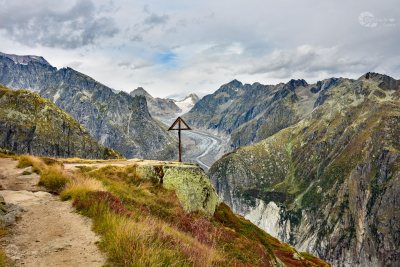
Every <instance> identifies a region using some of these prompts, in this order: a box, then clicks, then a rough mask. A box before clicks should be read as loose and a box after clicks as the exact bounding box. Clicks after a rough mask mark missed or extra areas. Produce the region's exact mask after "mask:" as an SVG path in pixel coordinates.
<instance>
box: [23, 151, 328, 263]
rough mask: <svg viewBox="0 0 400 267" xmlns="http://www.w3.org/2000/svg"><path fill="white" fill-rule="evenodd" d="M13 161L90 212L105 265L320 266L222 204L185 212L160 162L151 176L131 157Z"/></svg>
mask: <svg viewBox="0 0 400 267" xmlns="http://www.w3.org/2000/svg"><path fill="white" fill-rule="evenodd" d="M93 163H94V162H93ZM19 166H21V167H22V168H23V167H25V166H32V168H34V167H35V168H36V169H37V170H38V172H39V173H40V183H39V184H40V185H43V186H45V187H46V188H47V189H48V190H49V191H51V192H54V193H59V194H60V197H61V199H62V200H72V203H73V206H74V207H75V208H76V209H77V211H78V212H79V213H81V214H82V215H85V216H88V217H90V218H91V219H92V222H93V230H94V231H95V232H96V233H97V234H99V235H100V236H101V240H100V242H99V244H98V245H99V247H100V249H101V250H102V251H103V252H105V253H106V254H107V256H108V262H107V264H108V265H109V266H199V267H200V266H201V267H202V266H273V265H274V264H275V261H276V260H275V259H276V257H278V258H279V259H280V260H281V261H282V262H284V263H288V266H305V265H307V266H321V265H318V264H316V260H317V259H316V258H314V257H313V256H311V255H310V256H309V257H308V258H307V259H305V258H302V259H301V260H294V259H293V255H294V253H297V252H296V250H295V249H294V248H292V247H290V246H289V245H287V244H284V243H281V242H280V241H279V240H277V239H275V238H273V237H271V236H270V235H268V234H267V233H265V232H264V231H262V230H261V229H259V228H257V227H256V226H255V225H253V224H252V223H251V222H250V221H248V220H246V219H244V218H242V217H240V216H237V215H235V214H234V213H233V212H232V211H231V209H230V208H229V207H228V206H226V205H225V204H221V205H219V207H217V210H216V212H215V214H214V217H212V218H208V217H206V216H205V215H203V214H200V213H196V212H194V213H186V212H185V211H184V209H183V207H182V205H181V204H180V202H179V200H178V198H177V197H176V195H175V192H173V191H170V190H167V189H165V188H163V187H162V185H161V184H160V183H159V181H160V179H159V178H160V177H158V176H159V175H162V172H160V171H159V168H160V167H159V165H154V166H153V167H154V168H155V170H156V171H155V172H154V173H155V174H154V175H156V176H157V177H155V178H154V179H152V178H151V177H150V178H149V177H147V178H144V176H143V178H142V174H141V172H140V171H139V170H138V166H137V165H135V164H133V165H128V166H121V167H117V166H105V167H101V168H99V167H96V168H93V167H92V166H90V165H89V166H85V167H82V168H79V169H78V170H76V171H73V172H72V171H71V172H67V171H66V170H64V169H63V165H62V162H60V161H57V160H54V159H47V158H35V157H31V156H23V157H21V159H20V162H19ZM157 170H158V171H157ZM289 263H290V264H289ZM292 263H295V264H294V265H293V264H292ZM296 264H297V265H296ZM322 265H323V264H322Z"/></svg>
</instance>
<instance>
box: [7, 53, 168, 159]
mask: <svg viewBox="0 0 400 267" xmlns="http://www.w3.org/2000/svg"><path fill="white" fill-rule="evenodd" d="M0 84H3V85H5V86H7V87H9V88H12V89H21V88H25V89H29V90H32V91H35V92H38V93H39V94H40V95H41V96H43V97H45V98H48V99H50V100H51V101H53V102H54V103H55V104H56V105H57V106H59V107H60V108H62V109H63V110H65V111H66V112H68V113H69V114H71V115H72V116H73V117H74V118H75V119H76V120H77V121H78V122H79V123H81V124H82V125H84V126H85V127H86V128H87V129H88V131H89V133H90V134H91V135H92V136H93V137H94V138H95V139H96V140H97V141H99V142H100V143H101V144H102V145H104V146H107V147H110V148H113V149H115V150H117V151H119V152H120V153H121V154H123V155H124V156H125V157H127V158H132V157H140V158H146V159H172V158H174V153H173V150H174V149H175V147H176V140H175V138H174V137H172V135H170V134H169V133H168V132H167V131H166V128H165V126H164V125H162V124H161V123H160V122H158V121H157V120H154V119H153V118H152V116H151V115H150V113H149V111H148V107H147V102H146V99H145V97H143V96H136V97H133V96H131V95H129V94H127V93H124V92H116V91H114V90H112V89H111V88H109V87H107V86H105V85H103V84H101V83H99V82H97V81H95V80H94V79H92V78H90V77H88V76H86V75H84V74H82V73H80V72H77V71H75V70H73V69H71V68H62V69H59V70H57V68H55V67H53V66H51V65H50V64H49V63H48V62H47V61H46V60H45V59H44V58H42V57H38V56H17V55H8V54H4V53H1V54H0Z"/></svg>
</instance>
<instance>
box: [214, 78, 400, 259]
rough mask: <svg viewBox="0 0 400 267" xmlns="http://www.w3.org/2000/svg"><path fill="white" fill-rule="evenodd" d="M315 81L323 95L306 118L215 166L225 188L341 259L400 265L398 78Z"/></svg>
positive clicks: (261, 221)
mask: <svg viewBox="0 0 400 267" xmlns="http://www.w3.org/2000/svg"><path fill="white" fill-rule="evenodd" d="M309 89H310V90H312V91H314V92H315V94H316V95H317V97H315V96H314V97H313V98H312V99H313V100H314V101H313V102H310V103H309V104H310V106H311V107H312V109H311V111H310V112H309V113H308V115H306V116H305V117H304V118H303V119H301V120H299V121H298V122H295V123H293V124H292V125H291V126H290V127H286V128H284V129H282V130H281V131H279V132H277V133H275V134H272V135H271V136H270V137H268V138H266V139H264V140H263V141H261V142H259V143H257V144H255V145H252V146H247V147H243V148H239V149H238V150H236V151H234V152H233V153H230V154H228V155H226V156H225V157H223V158H222V159H221V160H219V161H217V162H216V163H215V164H214V165H213V166H212V168H211V169H210V176H211V179H212V182H213V183H214V185H215V187H216V190H217V192H218V194H219V195H220V197H222V199H223V200H224V201H225V202H226V203H227V204H228V205H229V206H231V207H232V208H233V210H234V211H236V212H239V213H241V214H242V215H244V216H245V217H246V218H248V219H250V220H251V221H252V222H254V223H256V224H257V225H259V226H260V227H262V228H263V229H265V230H267V231H268V232H270V233H271V234H273V235H274V236H276V237H278V238H280V239H281V240H283V241H285V242H288V243H290V244H292V245H294V246H295V247H296V248H297V249H299V250H306V251H308V252H311V253H314V254H316V255H318V256H319V257H321V258H323V259H326V260H327V261H329V262H331V263H332V264H333V265H334V266H398V265H399V264H400V253H399V251H400V238H399V235H398V233H399V232H400V201H399V200H398V194H399V193H400V187H399V186H398V184H399V181H400V142H399V140H400V138H399V137H400V97H399V91H400V90H399V87H398V81H396V80H395V79H393V78H390V77H389V78H388V76H385V75H380V74H372V73H370V74H366V75H364V76H363V77H361V78H360V79H359V80H349V79H340V80H336V79H330V80H326V81H324V82H321V83H317V84H315V85H311V86H309ZM290 92H293V90H288V94H287V96H289V95H291V93H290ZM294 92H296V95H297V96H299V95H300V91H298V90H297V89H294ZM303 93H304V92H303ZM292 95H294V94H292ZM284 98H286V97H284ZM296 103H298V100H296V101H294V104H296Z"/></svg>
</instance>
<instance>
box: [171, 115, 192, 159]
mask: <svg viewBox="0 0 400 267" xmlns="http://www.w3.org/2000/svg"><path fill="white" fill-rule="evenodd" d="M182 125H184V128H182ZM176 126H177V127H178V128H176ZM182 130H192V129H191V128H190V127H189V125H187V123H186V122H185V121H184V120H183V119H182V118H181V117H178V118H177V119H176V120H175V122H174V123H173V124H172V125H171V127H169V129H168V131H178V140H179V162H182V143H181V131H182Z"/></svg>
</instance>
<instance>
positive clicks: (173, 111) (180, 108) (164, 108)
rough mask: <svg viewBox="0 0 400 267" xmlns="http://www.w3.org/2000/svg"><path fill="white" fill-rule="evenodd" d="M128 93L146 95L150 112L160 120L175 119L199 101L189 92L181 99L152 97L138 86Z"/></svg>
mask: <svg viewBox="0 0 400 267" xmlns="http://www.w3.org/2000/svg"><path fill="white" fill-rule="evenodd" d="M129 94H130V95H131V96H144V97H146V100H147V105H148V107H149V112H150V114H151V115H152V116H153V117H155V118H158V119H160V120H162V121H165V120H168V121H169V120H171V119H176V117H178V116H180V115H182V114H184V113H186V112H188V111H189V110H190V109H191V108H192V107H193V106H194V105H195V104H196V103H197V102H198V101H199V97H198V96H197V95H196V94H190V95H188V96H186V97H185V98H184V99H182V100H174V99H170V98H159V97H153V96H151V95H150V94H149V93H148V92H147V91H146V90H144V89H143V88H142V87H138V88H137V89H135V90H133V91H132V92H130V93H129Z"/></svg>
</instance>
